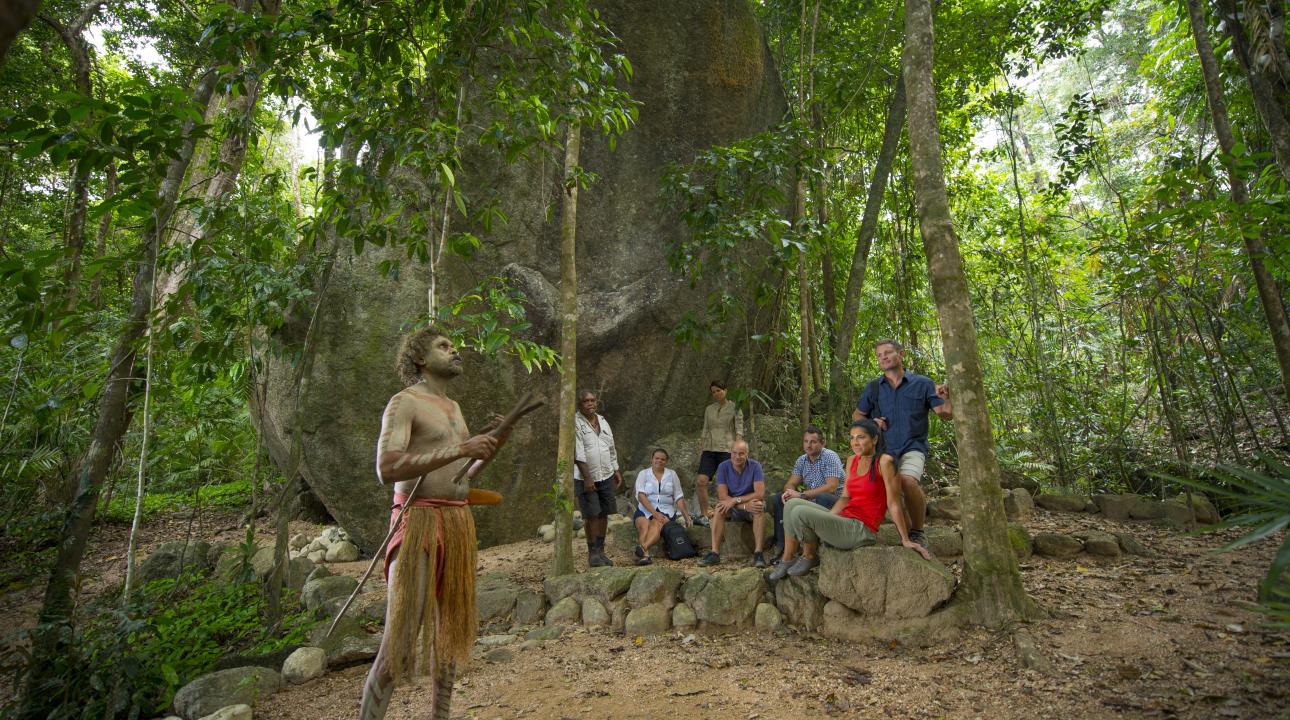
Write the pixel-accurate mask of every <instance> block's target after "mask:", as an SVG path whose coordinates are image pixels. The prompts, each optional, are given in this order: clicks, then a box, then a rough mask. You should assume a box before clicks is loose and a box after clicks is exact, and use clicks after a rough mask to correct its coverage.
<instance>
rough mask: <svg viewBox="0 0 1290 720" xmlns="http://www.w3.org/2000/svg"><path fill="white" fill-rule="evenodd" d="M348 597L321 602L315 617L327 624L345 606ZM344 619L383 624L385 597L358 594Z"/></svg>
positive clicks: (372, 594)
mask: <svg viewBox="0 0 1290 720" xmlns="http://www.w3.org/2000/svg"><path fill="white" fill-rule="evenodd" d="M348 600H349V596H348V595H345V596H341V597H334V598H329V599H327V600H325V601H323V604H322V605H321V606H320V607H319V608H318V611H317V612H315V613H314V615H315V617H320V618H322V619H323V620H326V621H327V622H331V619H332V618H334V617H336V615H337V614H339V613H340V609H341V608H342V607H344V606H345V603H346V602H347V601H348ZM345 617H352V618H354V619H355V620H357V621H359V622H375V623H384V622H385V596H383V595H376V594H374V593H366V592H362V593H359V594H358V595H357V596H356V597H355V598H354V603H353V604H352V605H350V606H349V610H346V611H345Z"/></svg>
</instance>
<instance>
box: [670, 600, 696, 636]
mask: <svg viewBox="0 0 1290 720" xmlns="http://www.w3.org/2000/svg"><path fill="white" fill-rule="evenodd" d="M698 624H699V618H698V617H697V616H695V614H694V610H693V609H692V608H691V607H690V606H689V605H686V604H685V603H677V604H676V607H674V608H672V627H674V628H676V629H677V630H682V629H685V628H692V627H694V626H695V625H698Z"/></svg>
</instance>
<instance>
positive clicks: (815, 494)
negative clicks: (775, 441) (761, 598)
mask: <svg viewBox="0 0 1290 720" xmlns="http://www.w3.org/2000/svg"><path fill="white" fill-rule="evenodd" d="M844 474H845V473H843V471H842V458H839V457H838V454H837V453H835V452H833V451H832V450H830V449H828V448H826V447H824V433H823V432H822V431H821V430H820V429H819V428H817V427H815V426H814V425H810V426H808V427H807V428H806V429H805V430H803V431H802V455H801V456H800V457H799V458H797V462H795V463H793V474H792V475H790V476H789V478H788V482H786V483H784V492H782V493H779V494H778V495H773V496H771V498H770V512H771V515H772V516H773V517H774V518H775V549H774V551H773V552H772V559H771V562H779V560H778V558H779V556H780V554H781V553H782V552H783V550H784V506H785V505H787V504H788V501H789V500H792V499H793V498H802V499H803V500H810V501H811V502H813V503H815V504H816V505H819V506H820V507H823V508H828V509H830V510H831V509H833V504H834V503H836V502H837V501H838V495H839V493H838V488H839V487H841V485H840V483H841V482H842V477H843V475H844ZM801 485H805V486H806V489H804V490H798V489H797V488H798V486H801Z"/></svg>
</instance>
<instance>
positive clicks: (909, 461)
mask: <svg viewBox="0 0 1290 720" xmlns="http://www.w3.org/2000/svg"><path fill="white" fill-rule="evenodd" d="M925 465H927V453H925V452H923V451H922V450H910V451H909V452H907V453H905V454H904V455H901V456H900V457H898V458H896V474H897V475H906V476H909V477H912V478H914V480H915V481H919V480H922V479H923V467H924V466H925Z"/></svg>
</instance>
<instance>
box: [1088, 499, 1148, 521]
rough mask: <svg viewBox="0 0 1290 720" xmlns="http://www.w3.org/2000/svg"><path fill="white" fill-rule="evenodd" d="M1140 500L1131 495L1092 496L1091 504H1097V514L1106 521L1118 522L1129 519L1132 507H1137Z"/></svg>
mask: <svg viewBox="0 0 1290 720" xmlns="http://www.w3.org/2000/svg"><path fill="white" fill-rule="evenodd" d="M1141 499H1142V498H1141V497H1139V496H1138V495H1134V494H1133V493H1125V494H1123V495H1094V496H1093V502H1094V503H1096V504H1097V510H1098V512H1100V513H1102V514H1103V515H1105V516H1106V518H1107V519H1108V520H1118V521H1120V522H1124V521H1126V520H1128V519H1129V515H1130V513H1131V512H1132V511H1133V506H1134V505H1137V504H1138V501H1139V500H1141Z"/></svg>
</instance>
